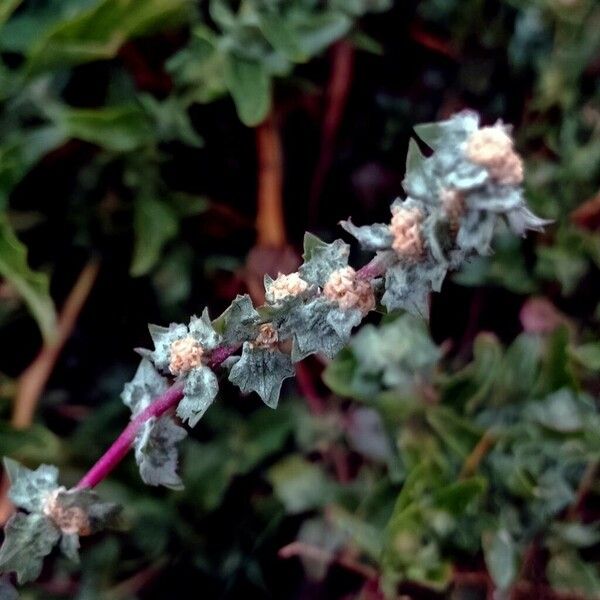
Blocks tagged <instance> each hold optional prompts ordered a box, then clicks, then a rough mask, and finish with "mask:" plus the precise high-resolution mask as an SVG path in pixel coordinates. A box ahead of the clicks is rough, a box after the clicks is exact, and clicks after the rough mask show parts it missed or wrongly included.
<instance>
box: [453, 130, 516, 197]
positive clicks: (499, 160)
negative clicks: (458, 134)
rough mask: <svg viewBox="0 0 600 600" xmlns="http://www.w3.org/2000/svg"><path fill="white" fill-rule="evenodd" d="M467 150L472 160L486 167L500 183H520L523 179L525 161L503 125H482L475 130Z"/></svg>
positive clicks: (468, 156) (468, 142) (468, 141)
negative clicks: (517, 151)
mask: <svg viewBox="0 0 600 600" xmlns="http://www.w3.org/2000/svg"><path fill="white" fill-rule="evenodd" d="M465 152H466V155H467V158H468V159H469V160H470V161H471V162H474V163H475V164H478V165H481V166H483V167H485V168H486V169H487V170H488V171H489V173H490V175H491V176H492V177H493V178H494V179H495V180H496V181H497V182H498V183H501V184H504V185H518V184H519V183H521V182H522V181H523V161H522V160H521V157H520V156H519V155H518V154H517V153H516V152H515V150H514V148H513V140H512V138H511V137H510V136H509V135H508V133H506V131H505V130H504V128H503V127H502V126H500V125H494V126H493V127H482V128H481V129H478V130H477V131H475V132H473V133H472V134H471V135H470V137H469V139H468V140H467V146H466V150H465Z"/></svg>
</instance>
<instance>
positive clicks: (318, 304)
mask: <svg viewBox="0 0 600 600" xmlns="http://www.w3.org/2000/svg"><path fill="white" fill-rule="evenodd" d="M361 320H362V315H361V314H360V311H358V310H351V311H342V310H340V309H339V308H337V307H336V306H335V305H333V304H332V303H331V302H329V301H328V300H326V299H325V298H322V297H321V298H314V299H313V300H311V301H309V302H307V303H306V304H303V305H300V306H297V307H296V308H295V309H294V310H293V311H290V313H289V314H288V317H287V319H286V320H285V321H284V323H282V325H281V332H282V334H283V335H284V336H287V337H292V338H293V349H292V361H293V362H298V361H300V360H302V359H304V358H306V357H307V356H309V355H310V354H315V353H317V352H322V353H323V354H325V356H328V357H329V358H333V357H334V356H335V355H336V354H337V353H338V352H339V351H340V350H341V349H342V348H343V347H344V346H345V345H346V343H347V342H348V339H349V338H350V333H351V331H352V328H353V327H355V326H356V325H358V324H359V323H360V321H361Z"/></svg>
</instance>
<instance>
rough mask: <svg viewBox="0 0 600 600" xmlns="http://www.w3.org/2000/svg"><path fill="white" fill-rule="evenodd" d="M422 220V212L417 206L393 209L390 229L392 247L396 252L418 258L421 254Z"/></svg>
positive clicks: (409, 257)
mask: <svg viewBox="0 0 600 600" xmlns="http://www.w3.org/2000/svg"><path fill="white" fill-rule="evenodd" d="M422 222H423V213H422V212H421V210H420V209H418V208H395V209H394V210H393V214H392V221H391V223H390V231H391V232H392V235H393V236H394V241H393V242H392V248H393V249H394V250H395V251H396V253H397V254H399V255H400V256H402V257H404V258H408V259H411V260H419V259H420V258H421V257H422V256H423V248H424V244H423V235H422V233H421V223H422Z"/></svg>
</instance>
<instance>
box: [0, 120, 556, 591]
mask: <svg viewBox="0 0 600 600" xmlns="http://www.w3.org/2000/svg"><path fill="white" fill-rule="evenodd" d="M415 130H416V132H417V134H418V135H419V136H420V138H421V140H422V141H423V142H424V143H425V144H427V145H428V146H429V147H430V148H431V149H432V150H433V153H432V154H431V156H429V157H425V156H424V155H423V154H422V153H421V151H420V150H419V146H418V145H417V143H416V142H415V141H414V140H412V141H411V144H410V146H409V153H408V158H407V167H406V176H405V179H404V183H403V185H404V189H405V191H406V194H407V198H406V199H405V200H400V199H398V200H395V201H394V202H393V204H392V206H391V217H390V222H389V223H377V224H374V225H368V226H362V227H357V226H355V225H354V224H353V223H352V222H351V221H350V220H348V221H344V222H342V226H343V228H344V229H345V230H346V231H347V232H349V233H350V234H352V235H353V236H354V237H355V238H357V240H358V241H359V243H360V245H361V246H362V248H363V249H365V250H367V251H371V252H375V253H376V255H375V257H374V258H373V260H372V261H371V262H370V263H369V264H368V265H365V266H364V267H363V268H362V269H360V270H358V271H356V270H355V269H354V268H353V267H352V266H350V265H349V263H348V258H349V255H350V246H349V245H348V244H346V243H345V242H343V241H342V240H335V241H334V242H332V243H325V242H323V241H321V240H320V239H318V238H317V237H315V236H314V235H312V234H306V236H305V239H304V254H303V258H304V262H303V264H302V265H301V266H300V268H299V269H298V272H296V273H291V274H285V275H284V274H280V275H279V276H278V277H277V278H276V279H272V278H270V277H268V276H267V277H266V278H265V299H266V304H265V305H263V306H261V307H259V308H255V307H254V306H253V304H252V301H251V299H250V297H249V296H248V295H243V296H238V297H237V298H236V299H235V300H234V301H233V302H232V304H231V305H230V307H229V308H228V309H227V310H226V311H225V312H224V313H223V314H222V315H221V316H220V317H218V318H217V319H215V320H214V321H211V319H210V318H209V315H208V312H207V311H206V310H205V311H204V312H203V313H202V315H201V316H200V317H196V316H193V317H192V318H191V319H190V321H189V323H187V324H181V323H173V324H171V325H170V326H169V327H166V328H165V327H158V326H155V325H151V326H150V328H149V329H150V335H151V338H152V341H153V343H154V349H153V350H147V349H139V350H138V352H139V353H140V354H141V355H142V361H141V363H140V366H139V368H138V370H137V372H136V374H135V376H134V378H133V380H132V381H131V382H130V383H128V384H126V385H125V388H124V390H123V393H122V399H123V402H124V403H125V404H126V405H127V406H128V407H129V409H130V410H131V413H132V423H131V425H130V427H131V428H132V431H133V432H134V434H132V437H131V438H129V437H127V436H125V437H126V440H127V441H126V442H125V443H126V444H127V446H126V449H127V448H128V447H129V445H130V444H131V442H132V440H133V446H134V448H135V457H136V461H137V463H138V465H139V468H140V474H141V477H142V479H143V480H144V481H145V482H146V483H148V484H150V485H164V486H167V487H171V488H174V489H179V488H181V486H182V482H181V480H180V478H179V476H178V475H177V443H178V442H180V441H181V440H182V439H183V438H184V437H185V436H186V431H185V429H184V428H183V427H181V426H180V424H179V423H178V422H177V421H176V417H178V418H179V419H180V420H181V421H184V422H187V423H188V424H189V425H190V426H191V427H193V426H195V425H196V423H197V422H198V421H199V419H200V418H201V417H202V416H203V414H204V413H205V411H206V410H207V408H208V407H209V406H210V405H211V403H212V402H213V400H214V399H215V397H216V395H217V393H218V389H219V381H218V378H217V374H216V372H215V370H216V367H219V366H222V367H223V368H224V370H225V371H226V372H227V373H228V379H229V381H230V382H231V383H233V384H234V385H237V386H238V387H239V388H240V390H241V391H242V392H244V393H249V392H256V393H258V394H259V395H260V397H261V398H262V400H263V401H264V402H265V404H266V405H267V406H270V407H271V408H275V407H276V406H277V404H278V401H279V394H280V390H281V387H282V383H283V381H284V380H285V379H286V378H288V377H291V376H292V375H293V374H294V363H296V362H298V361H300V360H302V359H304V358H305V357H307V356H309V355H311V354H315V353H321V354H323V355H325V356H327V357H330V358H332V357H334V356H335V355H336V354H337V353H338V352H339V351H340V350H341V349H342V348H343V347H344V346H345V345H346V344H347V343H348V342H349V340H350V336H351V333H352V330H353V329H354V328H355V327H356V326H357V325H359V324H360V323H361V321H362V320H363V319H364V317H365V315H367V314H368V313H369V312H370V311H372V310H374V309H375V308H376V307H377V306H378V305H379V304H382V305H383V306H385V307H386V308H387V309H388V310H395V309H398V308H401V309H405V310H407V311H409V312H411V313H416V314H418V315H420V316H426V315H427V313H428V310H427V307H428V298H429V295H430V293H431V292H432V291H439V289H440V288H441V285H442V282H443V280H444V277H445V276H446V273H447V272H448V270H449V269H452V268H457V267H458V266H460V264H461V263H462V262H463V261H464V260H465V259H467V258H468V257H469V256H472V255H474V254H485V253H487V252H488V251H489V247H490V244H491V241H492V236H493V233H494V230H495V229H496V227H497V226H498V225H499V224H500V222H502V221H503V222H505V223H506V224H507V225H508V227H509V228H510V229H511V230H512V231H513V232H515V233H516V234H519V235H521V234H523V233H524V232H525V231H526V230H528V229H534V230H539V229H541V228H542V226H543V225H544V224H546V223H547V221H544V220H543V219H539V218H538V217H536V216H535V215H533V214H532V213H531V212H530V211H529V209H528V208H527V206H526V204H525V201H524V199H523V193H522V189H521V187H520V184H521V182H522V179H523V167H522V162H521V159H520V157H519V156H518V155H517V154H516V152H515V150H514V147H513V142H512V139H511V137H510V135H509V130H508V129H507V128H506V127H505V126H503V125H502V124H501V123H497V124H496V125H494V126H493V127H483V128H479V120H478V117H477V115H475V114H474V113H471V112H463V113H460V114H458V115H456V116H454V117H453V118H451V119H449V120H448V121H445V122H442V123H439V124H427V125H421V126H418V127H417V128H416V129H415ZM365 335H368V330H367V333H365ZM392 337H393V336H392ZM394 340H395V338H394ZM392 341H393V340H392ZM394 343H395V342H394ZM240 348H241V353H240V354H239V355H236V353H237V352H238V351H239V349H240ZM425 350H426V349H425ZM426 354H427V352H426ZM372 360H375V359H374V358H372ZM384 366H385V365H384ZM373 368H374V369H377V370H381V365H380V364H379V363H378V364H377V365H374V367H373ZM402 369H404V367H402ZM402 369H400V368H399V367H398V368H397V369H396V370H391V368H390V369H387V370H385V369H384V370H385V372H386V373H387V375H386V376H387V377H389V378H391V379H394V380H400V379H401V378H405V373H404V370H405V369H404V370H402ZM399 378H400V379H399ZM173 390H175V392H173ZM169 393H171V396H169V398H172V399H174V400H173V403H169V402H166V403H165V404H164V409H163V408H161V410H160V411H159V410H154V408H155V407H156V406H158V405H159V403H158V401H156V402H155V399H156V398H157V397H158V398H163V399H164V398H165V397H167V396H168V395H169ZM161 406H162V405H161ZM175 407H176V410H175V415H172V414H170V410H169V409H171V408H175ZM128 431H129V429H126V431H125V432H124V434H125V433H126V432H128ZM124 434H122V436H123V435H124ZM117 442H119V440H117ZM117 442H115V444H117ZM109 453H110V450H109V452H107V454H109ZM123 454H124V453H120V451H119V452H116V453H115V456H116V457H117V458H116V459H114V460H116V461H118V460H120V458H122V456H123ZM105 456H106V455H105ZM110 460H113V459H112V458H111V459H110ZM101 461H102V459H101ZM101 461H99V463H97V465H98V464H100V462H101ZM112 466H114V464H113V465H112ZM7 467H8V470H9V472H11V480H12V482H13V487H12V489H11V497H12V499H13V501H14V502H15V504H16V505H17V506H19V507H21V508H23V509H25V510H26V511H28V512H29V514H27V515H26V514H24V513H17V514H16V515H15V516H14V517H13V518H12V519H11V521H10V522H9V525H8V527H7V530H6V534H7V535H6V539H5V542H4V544H3V546H2V548H1V549H0V567H1V568H2V570H4V571H11V570H12V571H16V572H17V575H18V578H19V579H20V580H21V581H24V580H27V579H30V578H34V577H35V576H37V574H38V573H39V570H40V568H41V558H42V557H43V556H45V555H46V554H48V553H49V552H50V550H51V549H52V547H53V546H54V545H55V544H56V542H57V541H58V540H59V539H61V548H62V549H63V551H64V552H65V553H66V554H67V555H69V556H71V557H75V556H76V554H77V552H76V551H77V546H78V536H79V535H84V534H88V533H90V532H93V531H95V530H97V528H98V526H102V525H103V524H105V523H106V522H107V521H109V520H110V518H111V517H112V516H113V515H114V512H115V508H114V505H108V504H103V503H100V502H98V500H97V498H96V496H95V494H94V493H93V492H91V491H90V490H89V489H85V486H83V489H75V490H71V491H67V490H65V489H64V488H60V487H59V486H58V484H57V475H58V474H57V471H56V469H55V468H54V467H48V466H45V465H43V466H42V467H40V468H39V469H38V470H37V471H35V472H32V471H28V470H27V469H24V468H21V467H18V466H15V464H11V463H9V464H8V465H7ZM84 480H85V478H84ZM84 480H82V481H84ZM97 481H98V479H96V480H94V483H91V484H90V485H94V484H95V483H97ZM84 483H85V484H88V481H87V480H85V481H84ZM80 485H81V484H80ZM28 545H29V546H31V547H32V551H31V553H30V556H29V557H28V560H26V561H24V562H23V564H24V565H25V566H23V564H21V562H20V561H19V560H18V559H16V558H15V557H21V556H22V555H23V553H24V552H25V549H26V548H27V547H28Z"/></svg>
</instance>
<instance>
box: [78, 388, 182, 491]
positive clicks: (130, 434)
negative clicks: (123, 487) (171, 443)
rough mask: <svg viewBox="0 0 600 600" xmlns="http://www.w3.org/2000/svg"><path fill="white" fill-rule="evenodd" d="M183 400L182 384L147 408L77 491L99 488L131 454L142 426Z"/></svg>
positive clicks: (133, 421)
mask: <svg viewBox="0 0 600 600" xmlns="http://www.w3.org/2000/svg"><path fill="white" fill-rule="evenodd" d="M182 398H183V386H182V385H181V384H180V383H177V384H175V385H172V386H171V387H170V388H169V389H168V390H167V391H166V392H165V393H164V394H163V395H162V396H159V397H158V398H157V399H156V400H155V401H154V402H152V404H150V405H149V406H148V407H146V409H145V410H143V411H142V412H141V413H140V414H139V415H137V416H136V417H135V418H134V419H133V420H131V421H130V422H129V425H127V427H125V429H124V430H123V432H122V433H121V435H120V436H119V437H118V438H117V439H116V440H115V441H114V442H113V444H112V445H111V447H110V448H109V449H108V450H107V451H106V452H105V453H104V454H103V455H102V456H101V457H100V459H99V460H98V461H97V462H96V464H95V465H94V466H93V467H92V468H91V469H90V470H89V471H88V472H87V473H86V474H85V475H84V476H83V479H82V480H81V481H80V482H79V483H78V484H77V486H76V489H82V488H93V487H95V486H97V485H98V484H99V483H100V482H101V481H102V480H103V479H104V478H105V477H106V476H107V475H108V474H109V473H110V472H111V471H112V470H113V469H114V468H115V467H116V466H117V465H118V464H119V463H120V462H121V460H123V458H124V457H125V455H126V454H127V453H128V452H129V450H130V448H131V445H132V444H133V442H134V440H135V437H136V436H137V434H138V432H139V430H140V429H141V428H142V425H143V424H144V423H145V422H146V421H147V420H148V419H151V418H152V417H160V416H161V415H163V414H164V413H166V412H167V411H168V410H169V409H170V408H173V407H174V406H176V405H177V403H178V402H179V401H180V400H181V399H182Z"/></svg>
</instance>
